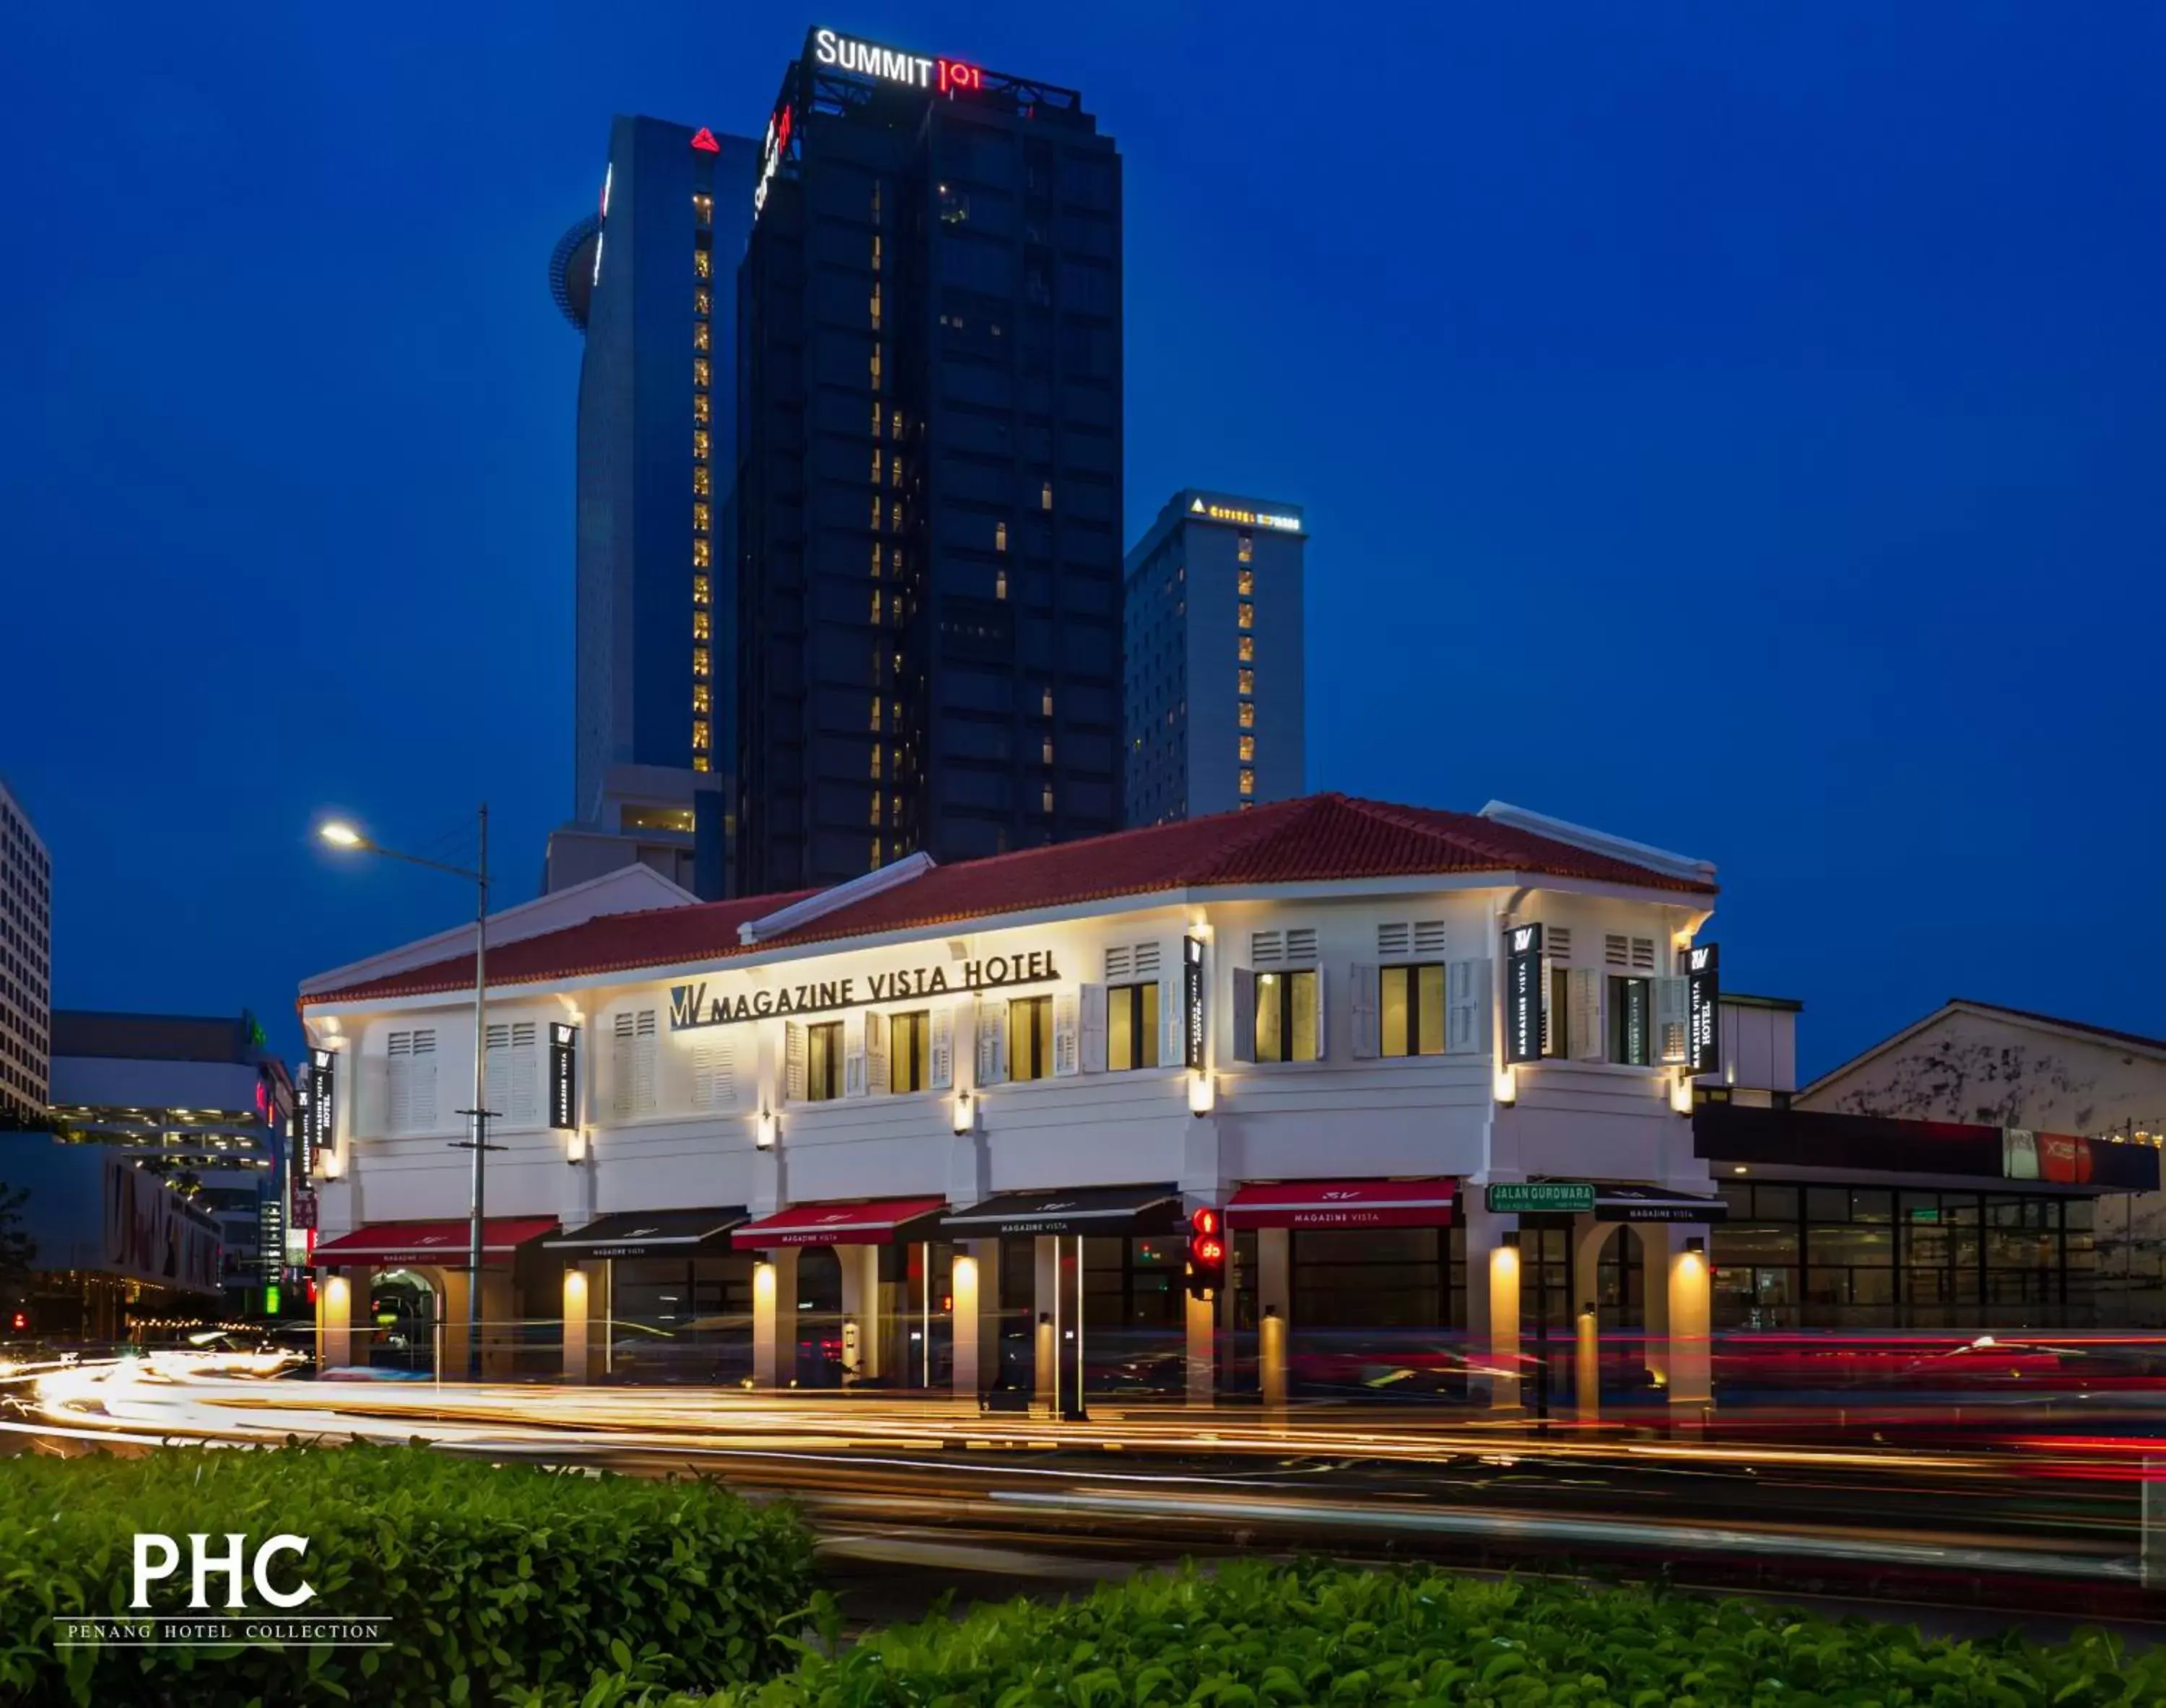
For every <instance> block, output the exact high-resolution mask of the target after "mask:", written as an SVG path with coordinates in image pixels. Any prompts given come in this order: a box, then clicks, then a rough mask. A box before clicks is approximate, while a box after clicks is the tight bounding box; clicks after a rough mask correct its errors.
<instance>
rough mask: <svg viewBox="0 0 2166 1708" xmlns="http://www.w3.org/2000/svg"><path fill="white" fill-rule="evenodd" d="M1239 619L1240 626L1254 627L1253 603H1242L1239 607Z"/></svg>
mask: <svg viewBox="0 0 2166 1708" xmlns="http://www.w3.org/2000/svg"><path fill="white" fill-rule="evenodd" d="M1239 623H1240V625H1241V627H1243V628H1244V629H1253V628H1255V626H1256V608H1255V606H1254V605H1243V606H1242V607H1241V614H1240V617H1239Z"/></svg>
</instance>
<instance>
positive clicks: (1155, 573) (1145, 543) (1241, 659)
mask: <svg viewBox="0 0 2166 1708" xmlns="http://www.w3.org/2000/svg"><path fill="white" fill-rule="evenodd" d="M1307 545H1308V533H1307V531H1306V530H1304V528H1303V527H1302V515H1301V511H1300V510H1299V509H1297V507H1295V506H1294V505H1292V504H1282V503H1274V502H1272V501H1270V500H1267V499H1263V498H1232V497H1229V496H1228V495H1227V494H1225V493H1206V492H1197V491H1196V490H1194V489H1192V488H1191V490H1189V491H1186V492H1183V493H1176V494H1175V496H1174V497H1173V498H1170V500H1168V501H1167V503H1166V505H1165V509H1162V510H1160V512H1159V513H1158V519H1157V520H1156V521H1155V522H1154V523H1152V524H1151V526H1150V531H1149V533H1147V534H1145V535H1144V537H1143V538H1142V539H1141V540H1138V541H1137V542H1136V545H1135V547H1134V549H1133V551H1130V552H1129V553H1128V574H1127V590H1126V598H1125V601H1124V609H1125V612H1126V627H1127V633H1126V643H1125V646H1123V656H1124V668H1125V672H1126V678H1127V680H1126V692H1125V693H1124V695H1123V703H1124V705H1125V707H1126V712H1125V725H1126V732H1127V750H1128V751H1127V755H1126V758H1127V770H1126V776H1127V797H1128V823H1129V824H1130V825H1159V824H1164V823H1165V821H1166V820H1169V819H1188V818H1201V817H1202V816H1203V815H1204V814H1207V813H1223V812H1231V811H1233V810H1234V809H1236V808H1239V807H1249V806H1254V805H1255V804H1256V803H1257V802H1259V801H1271V800H1286V799H1290V798H1291V797H1292V796H1294V795H1297V794H1301V793H1305V792H1306V787H1307V785H1306V783H1305V781H1304V777H1305V772H1306V771H1307V768H1308V759H1307V753H1306V747H1305V743H1304V741H1303V735H1302V730H1303V727H1304V722H1305V719H1306V716H1307V711H1306V708H1305V705H1304V703H1303V702H1304V693H1303V688H1302V552H1303V550H1304V549H1305V547H1306V546H1307Z"/></svg>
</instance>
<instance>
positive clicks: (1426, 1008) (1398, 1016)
mask: <svg viewBox="0 0 2166 1708" xmlns="http://www.w3.org/2000/svg"><path fill="white" fill-rule="evenodd" d="M1377 985H1378V990H1377V997H1378V1000H1377V1004H1376V1008H1377V1015H1378V1020H1379V1023H1380V1031H1381V1038H1380V1046H1381V1052H1382V1053H1383V1054H1384V1055H1387V1056H1441V1055H1442V1054H1443V1053H1444V967H1443V965H1442V964H1441V963H1440V962H1437V963H1432V964H1431V965H1429V966H1426V967H1385V968H1383V969H1382V971H1381V973H1379V975H1378V978H1377Z"/></svg>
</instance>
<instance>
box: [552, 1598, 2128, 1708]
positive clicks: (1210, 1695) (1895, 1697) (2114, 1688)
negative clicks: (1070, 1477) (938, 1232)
mask: <svg viewBox="0 0 2166 1708" xmlns="http://www.w3.org/2000/svg"><path fill="white" fill-rule="evenodd" d="M642 1697H643V1693H642V1692H641V1691H640V1690H637V1688H636V1687H632V1686H624V1685H619V1684H615V1683H613V1682H612V1683H602V1684H597V1685H596V1686H595V1687H594V1689H593V1690H590V1691H589V1692H588V1693H587V1695H586V1700H587V1701H588V1703H589V1708H615V1705H619V1704H624V1705H629V1704H633V1703H637V1702H640V1701H642ZM656 1700H660V1699H656ZM2138 1702H2143V1703H2155V1702H2166V1651H2156V1652H2152V1653H2143V1654H2140V1655H2137V1656H2135V1657H2133V1658H2132V1657H2129V1656H2126V1655H2124V1654H2123V1653H2121V1648H2120V1646H2119V1645H2118V1643H2117V1642H2116V1641H2115V1639H2113V1638H2112V1637H2109V1636H2107V1635H2105V1633H2103V1632H2089V1633H2085V1634H2084V1635H2083V1636H2081V1637H2079V1638H2078V1639H2077V1640H2076V1641H2075V1642H2071V1643H2068V1644H2067V1645H2063V1646H2055V1647H2034V1646H2030V1645H2026V1644H2024V1643H2022V1642H2020V1641H2016V1640H2014V1639H2010V1640H2007V1641H2005V1642H1989V1643H1957V1642H1944V1641H1931V1642H1929V1641H1926V1639H1924V1638H1921V1637H1920V1636H1919V1635H1918V1633H1917V1632H1915V1630H1913V1629H1911V1628H1910V1627H1908V1626H1893V1625H1878V1624H1868V1623H1865V1622H1862V1621H1844V1622H1842V1623H1841V1624H1836V1623H1834V1622H1831V1621H1826V1620H1822V1619H1815V1618H1810V1617H1808V1616H1804V1615H1801V1614H1799V1613H1798V1612H1796V1611H1795V1610H1791V1609H1786V1608H1782V1607H1776V1606H1770V1605H1762V1604H1759V1603H1754V1602H1745V1601H1715V1600H1706V1599H1704V1598H1700V1597H1697V1596H1690V1595H1675V1594H1663V1593H1660V1592H1657V1591H1654V1590H1651V1589H1588V1588H1586V1587H1584V1586H1581V1585H1577V1584H1555V1583H1550V1584H1541V1583H1531V1582H1520V1581H1513V1580H1505V1581H1497V1580H1493V1579H1473V1578H1462V1577H1455V1576H1452V1575H1451V1574H1448V1573H1445V1572H1440V1571H1436V1570H1432V1569H1424V1568H1407V1569H1402V1570H1397V1571H1387V1572H1367V1571H1356V1570H1352V1569H1346V1568H1335V1567H1325V1568H1301V1569H1277V1568H1270V1567H1266V1566H1262V1565H1256V1564H1235V1565H1230V1566H1228V1567H1225V1568H1223V1569H1221V1570H1219V1571H1218V1572H1217V1573H1215V1574H1212V1575H1208V1576H1206V1575H1201V1574H1197V1573H1195V1572H1193V1571H1190V1572H1186V1573H1184V1574H1181V1575H1180V1576H1176V1577H1166V1576H1153V1577H1149V1578H1142V1579H1133V1580H1131V1581H1130V1582H1128V1583H1127V1584H1122V1585H1119V1586H1114V1587H1107V1588H1105V1589H1100V1590H1099V1591H1098V1592H1097V1593H1096V1594H1095V1595H1092V1596H1091V1597H1090V1599H1088V1600H1083V1601H1077V1602H1072V1603H1069V1604H1066V1605H1061V1606H1057V1607H1043V1606H1033V1605H1029V1604H1028V1603H1023V1602H1017V1603H1015V1604H1013V1605H1008V1606H1005V1607H997V1608H987V1609H982V1610H979V1611H977V1612H975V1613H972V1614H970V1615H969V1616H968V1617H965V1618H963V1619H960V1620H956V1621H948V1620H944V1619H938V1618H935V1619H931V1620H927V1621H926V1622H925V1623H923V1624H922V1625H916V1626H904V1627H901V1628H899V1629H896V1630H893V1631H889V1632H882V1633H880V1634H879V1635H877V1636H874V1637H869V1638H867V1639H866V1640H865V1641H864V1642H862V1643H859V1644H858V1645H857V1646H855V1647H852V1648H849V1649H848V1650H846V1651H844V1652H843V1653H839V1654H838V1655H837V1656H834V1657H833V1658H827V1657H825V1656H822V1655H820V1654H816V1653H807V1654H806V1658H804V1659H803V1660H802V1661H801V1662H800V1664H799V1665H798V1667H797V1668H796V1670H795V1671H794V1672H792V1673H790V1674H785V1675H784V1676H783V1677H781V1678H779V1679H773V1680H771V1681H769V1682H768V1683H766V1684H754V1685H748V1686H742V1687H739V1688H736V1689H733V1690H727V1691H725V1692H723V1693H722V1694H721V1695H716V1696H714V1697H712V1698H711V1699H707V1700H705V1702H704V1703H702V1702H700V1699H696V1698H689V1697H679V1698H674V1699H670V1708H889V1705H894V1708H902V1705H906V1704H907V1705H913V1708H915V1705H937V1708H969V1705H973V1704H985V1705H987V1708H1056V1705H1057V1708H1178V1705H1184V1704H1192V1705H1205V1704H1207V1705H1211V1708H1280V1705H1292V1704H1305V1703H1315V1704H1319V1705H1329V1708H1357V1705H1363V1704H1371V1703H1406V1704H1409V1705H1413V1704H1437V1705H1444V1704H1453V1705H1457V1704H1461V1703H1509V1704H1518V1705H1525V1708H1532V1705H1535V1704H1541V1705H1544V1708H1566V1705H1573V1708H1608V1705H1615V1708H1714V1705H1717V1704H1721V1705H1730V1704H1751V1705H1754V1708H1775V1705H1778V1704H1779V1705H1784V1708H1823V1705H1834V1704H1845V1705H1851V1704H1856V1705H1860V1708H1862V1705H1866V1704H1872V1705H1874V1708H1883V1705H1884V1708H1900V1705H1908V1704H1920V1705H1924V1704H1932V1705H1948V1708H1953V1705H1965V1708H1969V1705H1976V1708H2030V1705H2034V1704H2036V1705H2057V1708H2090V1705H2095V1704H2100V1703H2138Z"/></svg>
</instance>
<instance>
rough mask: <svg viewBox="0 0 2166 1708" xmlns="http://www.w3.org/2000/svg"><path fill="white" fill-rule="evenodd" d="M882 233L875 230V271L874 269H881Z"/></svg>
mask: <svg viewBox="0 0 2166 1708" xmlns="http://www.w3.org/2000/svg"><path fill="white" fill-rule="evenodd" d="M873 271H874V272H878V271H880V233H878V232H877V231H875V232H874V234H873Z"/></svg>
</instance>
